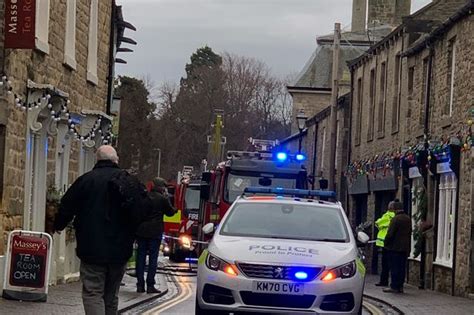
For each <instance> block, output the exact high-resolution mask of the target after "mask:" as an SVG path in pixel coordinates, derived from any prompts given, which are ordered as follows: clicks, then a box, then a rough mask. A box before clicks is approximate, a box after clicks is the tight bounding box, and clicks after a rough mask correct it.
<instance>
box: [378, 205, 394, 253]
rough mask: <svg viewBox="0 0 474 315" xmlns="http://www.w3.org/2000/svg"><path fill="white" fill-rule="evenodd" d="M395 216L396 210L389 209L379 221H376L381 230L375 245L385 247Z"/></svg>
mask: <svg viewBox="0 0 474 315" xmlns="http://www.w3.org/2000/svg"><path fill="white" fill-rule="evenodd" d="M394 216H395V212H393V211H387V212H385V213H384V215H383V216H381V217H380V218H379V219H378V220H377V221H375V226H376V227H377V229H378V230H379V232H378V233H377V240H376V241H375V245H377V246H379V247H383V245H384V241H385V236H387V232H388V227H389V225H390V221H392V219H393V217H394Z"/></svg>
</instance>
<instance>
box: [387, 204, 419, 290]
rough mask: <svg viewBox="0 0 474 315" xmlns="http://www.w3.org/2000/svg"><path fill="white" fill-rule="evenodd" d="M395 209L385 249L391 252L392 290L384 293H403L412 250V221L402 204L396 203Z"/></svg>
mask: <svg viewBox="0 0 474 315" xmlns="http://www.w3.org/2000/svg"><path fill="white" fill-rule="evenodd" d="M393 209H394V210H395V216H394V217H393V219H392V221H391V222H390V226H389V227H388V232H387V236H386V237H385V248H386V249H388V250H389V257H390V271H391V274H390V276H391V283H390V288H386V289H384V290H383V292H387V293H403V283H404V282H405V274H406V266H407V259H408V255H409V254H410V250H411V246H410V242H411V232H412V231H411V230H412V228H411V219H410V217H409V216H408V215H407V214H406V213H405V212H404V211H403V204H402V203H401V202H398V201H397V202H394V203H393Z"/></svg>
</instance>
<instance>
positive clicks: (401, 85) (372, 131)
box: [346, 0, 473, 295]
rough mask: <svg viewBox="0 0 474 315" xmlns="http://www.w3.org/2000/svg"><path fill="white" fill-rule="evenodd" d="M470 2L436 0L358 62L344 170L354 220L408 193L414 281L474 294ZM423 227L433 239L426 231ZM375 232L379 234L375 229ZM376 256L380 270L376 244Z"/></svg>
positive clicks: (373, 266) (370, 217)
mask: <svg viewBox="0 0 474 315" xmlns="http://www.w3.org/2000/svg"><path fill="white" fill-rule="evenodd" d="M466 5H470V6H472V1H470V0H469V1H466V0H436V1H433V2H432V3H430V4H428V5H427V6H425V7H424V8H422V9H421V10H419V11H418V12H415V13H414V14H412V15H411V16H409V17H407V18H404V20H403V23H402V24H401V25H400V26H398V27H397V28H396V29H394V30H393V31H392V33H390V34H389V35H388V36H386V37H385V38H384V39H383V40H381V41H379V42H377V43H376V44H375V45H373V46H372V47H371V48H370V49H369V50H368V51H367V52H366V53H364V54H363V55H362V56H360V57H359V58H357V59H355V60H353V61H351V62H350V69H351V75H352V82H353V88H352V98H351V99H352V103H351V108H352V111H351V126H352V128H351V140H350V141H351V145H350V164H349V166H348V169H347V172H346V174H347V184H348V192H349V195H350V202H349V210H350V216H351V219H352V220H353V222H354V223H355V224H359V223H361V222H364V221H369V222H374V220H375V219H377V218H378V217H380V216H381V215H382V214H383V213H384V212H385V211H386V208H387V205H388V202H390V200H393V199H394V198H400V199H401V200H402V201H403V203H404V205H405V209H407V210H408V212H409V213H410V214H411V215H412V217H413V221H414V222H413V224H414V228H415V232H416V233H415V235H414V238H413V241H412V248H413V250H412V253H411V258H410V264H409V265H410V268H409V269H410V272H409V277H408V279H409V281H410V282H412V283H416V284H419V285H420V286H421V287H424V288H430V289H435V290H439V291H443V292H447V293H452V294H457V295H467V294H468V293H469V289H468V287H469V277H466V275H467V274H470V270H469V268H472V267H469V266H470V262H469V256H470V248H471V247H470V246H471V240H470V237H471V220H470V217H471V213H472V202H471V201H472V200H471V199H472V182H471V168H472V164H471V163H472V161H471V159H470V157H469V155H468V154H461V153H460V151H461V149H463V150H464V144H463V143H462V141H459V135H462V137H461V138H463V139H464V140H463V141H465V139H466V136H465V135H464V134H463V133H465V132H466V131H465V130H463V128H462V126H463V123H464V124H465V122H466V121H467V115H468V114H467V111H468V107H469V106H472V88H473V87H472V83H471V82H470V76H472V69H471V68H472V66H471V65H472V54H469V52H470V51H471V50H472V36H471V35H470V34H471V33H469V32H472V16H471V15H470V14H471V13H469V12H470V11H469V10H472V7H471V8H470V9H466V7H465V6H466ZM461 12H462V13H461ZM466 12H467V13H466ZM462 14H464V17H463V18H461V17H459V16H460V15H462ZM456 19H457V20H456ZM450 34H451V35H450ZM453 34H454V35H453ZM456 36H457V37H456ZM453 38H456V40H454V41H453ZM456 43H457V44H456ZM461 43H462V44H461ZM427 46H429V47H431V49H429V48H426V47H427ZM461 65H462V66H461ZM469 85H470V86H469ZM463 115H464V117H463ZM462 117H463V118H462ZM458 131H459V133H460V134H459V135H458ZM460 144H461V145H460ZM461 218H462V219H461ZM422 232H423V234H422V235H424V236H426V238H419V237H418V235H420V234H421V233H422ZM369 233H370V234H372V235H373V236H375V233H376V229H375V227H373V226H372V228H371V229H370V231H369ZM418 239H419V240H420V241H418ZM373 249H375V248H373ZM417 252H421V255H416V254H417ZM415 256H416V257H415ZM368 257H369V258H370V261H369V262H368V264H369V270H370V271H372V272H373V273H376V272H377V271H378V267H379V259H378V252H377V251H376V250H374V251H371V252H370V253H369V255H368ZM471 281H472V279H471Z"/></svg>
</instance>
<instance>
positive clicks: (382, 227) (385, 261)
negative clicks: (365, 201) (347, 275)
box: [375, 199, 398, 287]
mask: <svg viewBox="0 0 474 315" xmlns="http://www.w3.org/2000/svg"><path fill="white" fill-rule="evenodd" d="M395 202H398V199H395V201H391V202H390V203H389V204H388V209H387V212H385V213H384V214H383V215H382V216H381V217H380V218H379V219H378V220H377V221H375V226H376V227H377V229H378V230H379V232H378V233H377V240H376V241H375V245H376V246H377V247H379V248H381V249H382V272H381V273H380V281H379V283H377V284H375V285H376V286H378V287H388V278H389V274H390V264H389V253H388V250H387V249H386V248H385V246H384V241H385V236H386V235H387V232H388V227H389V226H390V221H392V219H393V217H394V216H395V212H394V210H393V206H394V203H395Z"/></svg>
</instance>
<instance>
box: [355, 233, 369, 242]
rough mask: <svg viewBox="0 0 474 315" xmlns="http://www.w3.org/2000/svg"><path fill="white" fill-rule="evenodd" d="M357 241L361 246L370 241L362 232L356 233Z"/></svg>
mask: <svg viewBox="0 0 474 315" xmlns="http://www.w3.org/2000/svg"><path fill="white" fill-rule="evenodd" d="M357 240H358V241H359V242H360V243H361V244H364V245H365V244H367V243H368V242H369V240H370V237H369V236H368V235H367V234H365V233H364V232H358V233H357Z"/></svg>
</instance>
